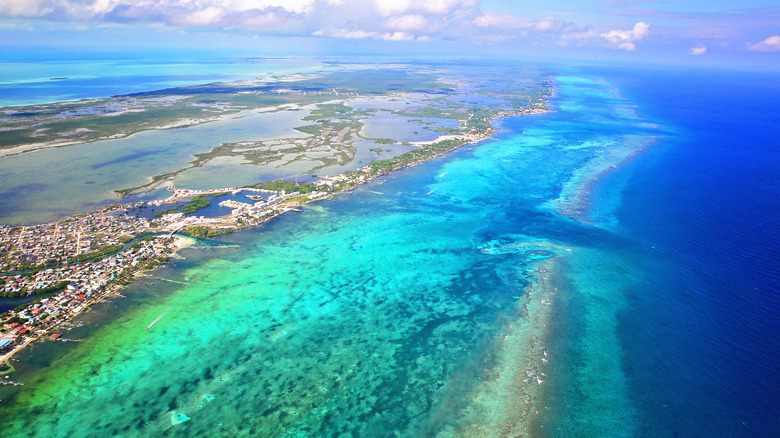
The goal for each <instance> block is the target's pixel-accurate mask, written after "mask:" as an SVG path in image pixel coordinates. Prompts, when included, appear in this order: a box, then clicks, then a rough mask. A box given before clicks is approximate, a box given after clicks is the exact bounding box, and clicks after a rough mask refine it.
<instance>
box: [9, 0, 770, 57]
mask: <svg viewBox="0 0 780 438" xmlns="http://www.w3.org/2000/svg"><path fill="white" fill-rule="evenodd" d="M738 4H739V6H737V5H738ZM778 5H780V3H778V1H777V0H746V1H744V2H739V3H738V2H735V1H727V0H708V1H701V0H666V1H663V0H659V1H656V0H628V1H618V0H544V1H528V0H481V1H480V0H429V1H425V0H154V1H153V0H0V38H1V39H2V42H0V46H2V47H5V48H24V47H32V46H36V47H47V46H49V47H62V46H66V47H71V48H100V49H109V50H110V49H112V48H117V49H118V48H125V49H126V48H128V47H137V48H159V49H170V48H177V49H197V48H203V49H226V48H231V49H236V50H245V51H252V52H255V53H257V54H258V55H262V54H269V55H279V54H283V53H289V54H292V55H296V54H300V55H311V54H334V55H338V54H361V53H375V52H378V53H387V54H397V53H411V54H430V55H435V54H445V55H446V54H453V53H462V54H464V55H469V54H502V55H507V56H550V57H556V56H560V57H603V58H608V59H626V60H632V59H642V60H653V59H655V60H678V61H685V60H687V61H689V62H702V61H703V60H708V62H712V61H718V62H742V63H748V64H749V63H753V64H758V63H766V64H775V65H777V64H778V63H780V61H779V60H778V59H779V58H780V6H778ZM705 62H707V61H705Z"/></svg>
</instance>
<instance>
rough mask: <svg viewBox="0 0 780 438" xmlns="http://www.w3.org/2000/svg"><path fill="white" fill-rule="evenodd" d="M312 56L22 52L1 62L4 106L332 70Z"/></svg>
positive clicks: (0, 86) (0, 100)
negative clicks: (262, 56) (274, 56)
mask: <svg viewBox="0 0 780 438" xmlns="http://www.w3.org/2000/svg"><path fill="white" fill-rule="evenodd" d="M332 68H334V67H332V66H329V65H327V64H323V63H321V62H319V61H316V60H312V59H306V58H254V57H238V56H236V57H224V56H222V55H219V56H213V57H208V56H204V54H203V53H199V54H197V55H192V54H181V55H178V56H176V55H173V56H172V55H171V53H170V52H167V51H166V53H151V52H150V53H138V52H133V53H128V54H116V53H104V52H82V53H78V52H74V51H72V50H67V51H64V52H62V51H46V50H40V49H39V50H32V51H30V50H24V51H22V50H20V51H10V50H9V51H7V52H6V53H5V54H4V57H3V60H0V107H4V106H15V105H32V104H41V103H49V102H59V101H63V100H79V99H90V98H105V97H111V96H117V95H125V94H130V93H136V92H144V91H155V90H160V89H164V88H173V87H181V86H188V85H201V84H204V83H209V82H229V81H239V80H250V79H258V78H259V79H268V78H271V77H273V76H274V75H284V74H290V73H301V72H310V71H319V70H327V69H332Z"/></svg>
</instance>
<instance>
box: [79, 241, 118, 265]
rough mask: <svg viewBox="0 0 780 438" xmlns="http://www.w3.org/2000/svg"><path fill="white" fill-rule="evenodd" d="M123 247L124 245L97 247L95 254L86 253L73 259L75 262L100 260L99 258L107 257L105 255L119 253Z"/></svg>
mask: <svg viewBox="0 0 780 438" xmlns="http://www.w3.org/2000/svg"><path fill="white" fill-rule="evenodd" d="M123 247H124V245H105V246H101V247H99V248H98V250H97V251H96V252H91V253H87V254H79V255H77V256H76V257H74V258H75V259H76V261H79V262H83V261H85V260H92V259H97V258H100V257H104V256H107V255H110V254H113V253H115V252H117V251H119V250H120V249H122V248H123Z"/></svg>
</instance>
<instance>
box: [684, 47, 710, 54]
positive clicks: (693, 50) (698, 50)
mask: <svg viewBox="0 0 780 438" xmlns="http://www.w3.org/2000/svg"><path fill="white" fill-rule="evenodd" d="M705 53H707V47H705V46H698V47H691V48H690V49H688V54H689V55H693V56H699V55H703V54H705Z"/></svg>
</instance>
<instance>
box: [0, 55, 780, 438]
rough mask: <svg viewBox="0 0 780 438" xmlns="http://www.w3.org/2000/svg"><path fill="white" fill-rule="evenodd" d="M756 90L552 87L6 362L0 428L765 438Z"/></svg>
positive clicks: (771, 322) (671, 84) (734, 80)
mask: <svg viewBox="0 0 780 438" xmlns="http://www.w3.org/2000/svg"><path fill="white" fill-rule="evenodd" d="M602 77H608V78H609V80H608V81H607V80H604V79H602ZM613 78H614V79H613ZM768 79H770V78H767V77H755V76H750V75H745V76H739V77H730V76H724V77H717V78H716V77H711V76H707V75H699V76H696V75H691V73H690V72H663V71H660V72H659V71H650V72H643V73H639V72H636V71H615V70H611V71H605V72H602V71H597V70H591V71H590V73H589V74H585V73H582V72H577V71H574V70H568V71H566V72H565V74H560V75H558V76H557V81H558V90H557V94H556V96H557V97H555V98H554V99H552V101H551V108H552V109H553V111H552V112H550V113H547V114H542V115H534V116H526V117H520V118H511V119H506V120H503V121H501V122H499V123H498V124H499V126H500V127H501V130H500V131H499V133H498V134H497V136H496V137H497V138H496V140H494V141H488V142H484V143H482V144H480V145H478V146H473V147H465V148H462V149H460V150H458V151H456V152H453V153H451V154H449V155H448V156H447V157H446V158H444V159H436V160H433V161H430V162H427V163H425V164H422V165H420V166H417V167H414V168H410V169H406V170H403V171H400V172H397V173H395V174H393V175H392V176H391V177H390V178H389V179H388V181H387V182H386V183H385V184H367V185H364V186H361V187H360V188H358V189H356V190H355V191H354V192H352V193H348V194H343V195H341V196H339V197H337V198H336V199H335V200H333V201H325V202H320V203H317V204H314V205H309V206H307V207H306V208H305V209H304V211H303V213H300V214H288V215H284V216H282V217H280V218H278V219H276V220H275V221H273V222H271V223H270V224H268V225H267V226H264V227H263V228H261V229H257V230H252V231H248V232H241V233H237V234H234V235H231V236H227V237H225V238H222V239H219V240H216V241H203V242H200V244H199V245H198V246H196V247H194V248H190V249H187V250H184V251H182V252H181V255H183V256H184V257H185V259H184V260H177V261H175V262H173V263H172V264H171V266H169V267H168V268H166V269H163V270H159V271H156V272H153V273H151V274H150V276H149V277H146V278H143V279H140V280H139V281H137V282H136V283H134V284H133V285H132V286H130V287H129V288H128V289H127V291H126V292H125V295H127V296H128V298H126V299H115V300H112V301H108V302H106V303H103V304H102V305H100V306H99V307H98V308H97V309H96V310H95V311H93V312H90V313H89V314H87V315H85V316H84V317H83V318H82V320H83V321H84V322H85V326H84V327H83V328H79V329H74V330H73V331H72V332H70V333H69V334H68V337H72V338H77V339H82V340H81V342H79V343H68V344H63V343H47V344H43V345H36V346H33V347H32V348H29V349H27V350H25V351H24V352H22V354H20V355H19V359H20V361H19V362H14V363H13V365H14V366H15V367H16V368H17V369H16V371H15V372H14V373H13V374H12V377H13V380H16V381H22V382H24V383H25V384H26V386H24V387H16V388H7V387H2V388H0V398H2V399H5V400H6V401H5V402H4V403H3V405H0V409H2V417H0V423H2V424H1V426H2V427H3V431H4V433H5V434H6V435H9V436H46V437H52V436H95V437H98V436H107V435H117V436H231V437H232V436H349V435H351V436H409V437H418V436H437V437H448V436H468V437H472V436H473V437H477V436H478V437H485V436H558V437H604V436H610V437H613V436H616V437H619V436H681V437H683V436H713V437H719V436H724V437H728V436H776V435H777V433H776V432H777V431H778V430H780V427H779V426H780V424H779V422H778V419H777V412H778V407H780V400H779V399H780V397H778V393H777V388H778V385H779V384H780V382H778V374H777V371H776V370H777V369H778V367H780V357H778V354H777V351H779V350H778V347H780V346H778V342H777V339H780V338H778V337H777V321H778V320H780V319H779V318H780V312H779V311H778V301H777V292H778V290H780V288H779V287H778V285H779V284H780V277H778V271H777V269H776V267H777V266H780V256H779V255H778V253H777V249H776V248H774V247H773V246H772V245H771V244H768V243H767V242H774V241H777V239H778V235H779V234H778V230H779V228H778V223H777V220H776V217H777V216H776V214H775V213H777V203H776V200H777V199H778V197H779V196H780V187H779V186H778V184H779V183H778V179H777V178H775V177H773V175H774V174H776V171H777V169H778V168H779V167H778V166H780V162H778V158H780V154H778V150H777V146H776V138H777V135H776V134H777V132H776V130H777V127H776V120H777V118H776V117H777V114H779V113H780V111H778V108H777V100H776V99H775V97H776V96H777V89H776V85H772V84H777V83H778V82H777V81H771V80H768ZM613 84H615V85H618V87H619V89H620V91H618V88H615V87H614V86H613ZM758 84H762V85H758ZM767 84H769V85H767ZM726 101H728V102H730V103H731V105H725V106H724V105H721V106H719V104H721V103H722V102H726ZM701 108H708V109H709V111H708V112H707V113H706V114H702V112H701ZM734 108H742V110H740V111H735V110H734ZM737 146H739V147H737ZM618 164H619V165H618ZM616 165H617V166H616ZM615 166H616V167H615ZM732 207H737V208H732ZM161 315H164V316H163V317H162V319H160V320H159V322H157V323H156V324H155V325H154V326H153V327H152V328H151V329H149V330H146V327H147V326H148V325H149V323H151V322H152V321H154V320H155V319H156V318H158V317H160V316H161ZM33 418H34V420H31V419H33Z"/></svg>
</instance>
